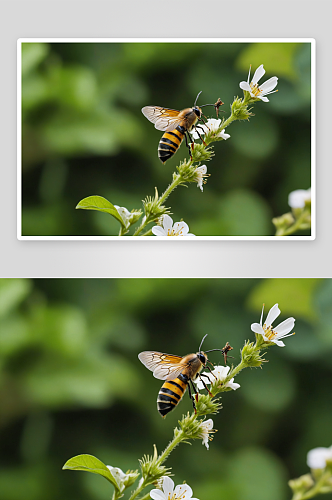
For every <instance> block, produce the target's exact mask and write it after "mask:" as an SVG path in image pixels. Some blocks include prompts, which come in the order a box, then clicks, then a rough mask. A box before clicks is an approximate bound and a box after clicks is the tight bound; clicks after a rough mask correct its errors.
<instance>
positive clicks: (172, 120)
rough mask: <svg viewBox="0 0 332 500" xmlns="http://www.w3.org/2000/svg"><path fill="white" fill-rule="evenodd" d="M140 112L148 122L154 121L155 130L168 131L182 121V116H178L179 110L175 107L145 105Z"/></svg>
mask: <svg viewBox="0 0 332 500" xmlns="http://www.w3.org/2000/svg"><path fill="white" fill-rule="evenodd" d="M142 113H143V115H144V116H145V117H146V118H147V119H148V120H150V122H152V123H154V126H155V128H156V129H157V130H162V131H165V130H166V131H167V132H170V131H171V130H174V129H175V128H176V127H177V126H178V125H180V124H181V122H183V118H179V114H180V111H177V110H176V109H168V108H161V107H160V106H145V107H144V108H142Z"/></svg>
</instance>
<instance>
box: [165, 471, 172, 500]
mask: <svg viewBox="0 0 332 500" xmlns="http://www.w3.org/2000/svg"><path fill="white" fill-rule="evenodd" d="M173 489H174V481H173V480H172V479H171V478H170V477H168V476H164V481H163V490H164V493H165V496H166V498H167V499H168V498H169V497H171V496H172V495H173Z"/></svg>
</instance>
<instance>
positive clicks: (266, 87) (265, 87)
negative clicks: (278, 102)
mask: <svg viewBox="0 0 332 500" xmlns="http://www.w3.org/2000/svg"><path fill="white" fill-rule="evenodd" d="M277 85H278V78H277V77H276V76H272V78H269V79H268V80H266V82H264V83H262V85H260V86H259V88H260V90H261V91H262V92H263V94H267V93H268V92H271V90H273V89H274V88H275V87H276V86H277Z"/></svg>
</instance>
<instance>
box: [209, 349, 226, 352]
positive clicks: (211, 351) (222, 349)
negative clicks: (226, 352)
mask: <svg viewBox="0 0 332 500" xmlns="http://www.w3.org/2000/svg"><path fill="white" fill-rule="evenodd" d="M212 351H221V352H223V349H210V350H209V351H205V352H212Z"/></svg>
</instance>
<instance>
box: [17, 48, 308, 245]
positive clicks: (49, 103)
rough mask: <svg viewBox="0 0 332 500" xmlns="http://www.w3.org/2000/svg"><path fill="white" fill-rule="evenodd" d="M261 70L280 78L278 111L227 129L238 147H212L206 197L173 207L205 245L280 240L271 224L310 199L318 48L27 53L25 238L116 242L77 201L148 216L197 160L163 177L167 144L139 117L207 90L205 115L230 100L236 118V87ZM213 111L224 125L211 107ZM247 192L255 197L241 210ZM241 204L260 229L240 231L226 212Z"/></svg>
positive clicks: (191, 195)
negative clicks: (294, 199) (213, 240)
mask: <svg viewBox="0 0 332 500" xmlns="http://www.w3.org/2000/svg"><path fill="white" fill-rule="evenodd" d="M262 63H263V64H264V67H265V69H266V72H267V73H266V78H270V77H271V76H273V75H277V76H279V77H280V78H279V83H278V89H279V92H278V93H277V94H273V95H272V96H270V102H269V103H256V104H255V105H254V106H253V108H254V110H253V111H252V113H253V114H254V115H255V116H252V117H251V118H250V121H249V122H247V121H246V122H238V123H234V124H232V125H231V126H230V127H228V128H229V130H227V132H229V133H230V135H231V137H230V139H228V140H227V141H220V142H218V143H215V144H214V153H215V156H213V158H212V160H211V161H210V162H209V163H208V173H209V174H211V177H209V180H208V183H207V184H206V185H205V186H204V193H201V191H200V190H199V189H197V188H196V186H194V185H190V186H189V189H186V190H178V189H177V190H175V191H174V193H172V196H171V198H170V199H169V200H168V205H169V206H171V207H172V213H173V214H174V217H173V218H174V221H176V220H180V219H183V220H185V221H186V222H187V223H188V224H189V227H190V231H191V232H192V233H194V234H197V235H203V236H206V235H212V236H213V235H218V236H219V235H230V234H231V235H236V236H237V235H270V234H274V228H273V226H272V224H271V223H268V221H271V219H272V217H277V216H280V215H282V214H283V213H285V212H287V211H288V208H289V207H288V206H287V197H288V193H289V192H290V191H292V190H295V189H299V188H303V189H307V188H308V187H309V185H310V174H311V165H310V84H311V82H310V69H311V66H310V45H309V44H297V43H270V44H268V43H262V44H257V43H253V44H246V43H236V44H231V43H225V44H223V43H211V44H207V43H180V44H178V43H126V44H125V43H123V44H121V43H99V44H98V43H91V44H87V43H61V44H59V43H54V44H52V43H51V44H46V43H24V44H23V46H22V116H23V127H22V151H23V157H22V166H23V173H22V176H23V183H22V185H23V217H22V221H23V225H22V234H23V235H40V236H49V235H54V236H61V235H73V236H75V235H77V236H84V235H88V236H90V235H91V236H95V235H97V236H99V235H100V234H102V235H103V234H106V235H112V234H117V233H118V231H117V226H116V223H115V221H112V220H111V219H110V218H106V219H101V218H100V217H99V216H98V214H93V215H92V216H90V217H89V216H88V214H78V213H77V212H75V210H74V208H75V206H76V205H77V203H78V202H79V200H82V199H84V198H85V197H86V196H89V195H90V194H91V193H98V195H100V196H102V197H105V198H108V199H111V200H112V201H113V203H116V204H117V205H119V206H125V207H127V208H129V209H130V207H136V208H137V209H138V208H142V201H141V200H142V199H144V198H145V197H146V196H148V195H149V194H150V193H152V192H153V191H154V188H155V186H157V187H158V190H159V192H160V193H162V192H163V191H164V189H166V187H167V185H168V184H169V182H170V180H171V174H172V172H173V171H174V170H175V167H176V166H177V165H179V164H180V162H181V161H183V160H184V159H187V158H188V150H187V148H186V147H185V145H184V144H183V145H182V146H181V147H180V149H179V151H178V152H177V153H176V155H175V156H174V157H173V158H172V159H170V160H169V161H167V163H166V164H165V165H161V163H160V161H159V159H158V157H157V146H158V142H159V140H160V137H161V133H160V131H157V130H156V129H155V128H154V127H153V125H152V124H151V123H149V122H148V121H147V120H146V119H145V118H144V116H143V115H142V113H141V111H140V110H141V108H142V107H143V106H146V105H160V106H165V107H170V108H175V109H183V108H185V107H188V106H191V105H192V104H193V102H194V99H195V97H196V95H197V93H198V92H199V91H200V90H202V95H201V96H200V99H199V102H198V104H200V103H201V104H203V103H210V102H211V103H212V102H216V100H217V99H218V97H220V98H221V99H222V101H224V102H225V105H224V106H223V108H224V110H225V113H222V112H221V110H220V115H221V116H222V115H224V116H225V117H226V116H228V110H229V106H230V105H231V103H232V102H233V99H234V96H236V95H238V97H242V91H241V89H240V88H239V86H238V85H239V82H240V81H243V80H246V79H247V74H248V70H249V65H250V64H252V70H253V71H254V69H255V67H257V65H259V64H262ZM170 82H173V83H170ZM203 109H204V110H205V112H206V115H207V116H211V117H212V116H213V117H215V113H214V110H213V108H212V107H211V108H208V107H206V108H203ZM221 109H222V108H221ZM198 152H199V151H197V153H198ZM204 161H205V160H204ZM239 190H243V192H245V193H246V194H247V196H245V197H244V198H243V199H239V198H237V196H238V192H239ZM233 197H235V198H237V200H238V202H239V203H240V205H238V206H237V213H240V216H241V219H242V218H243V219H245V218H246V214H247V213H248V211H247V205H246V203H247V202H248V198H249V199H250V200H254V201H253V204H254V205H255V207H256V208H255V209H254V214H253V216H254V219H251V220H254V222H253V223H252V224H247V223H241V221H240V222H238V223H237V224H236V227H234V228H233V229H232V230H231V229H230V224H229V220H228V218H227V213H226V214H225V213H224V211H223V209H221V210H219V204H221V205H222V204H223V201H224V200H225V203H226V205H227V202H228V200H229V198H230V199H233ZM257 211H259V212H260V215H259V218H258V217H256V216H255V215H256V213H257ZM82 215H83V216H82ZM225 217H226V219H225ZM258 219H259V220H258ZM237 220H238V218H237ZM302 234H308V231H306V232H305V231H304V232H302Z"/></svg>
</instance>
